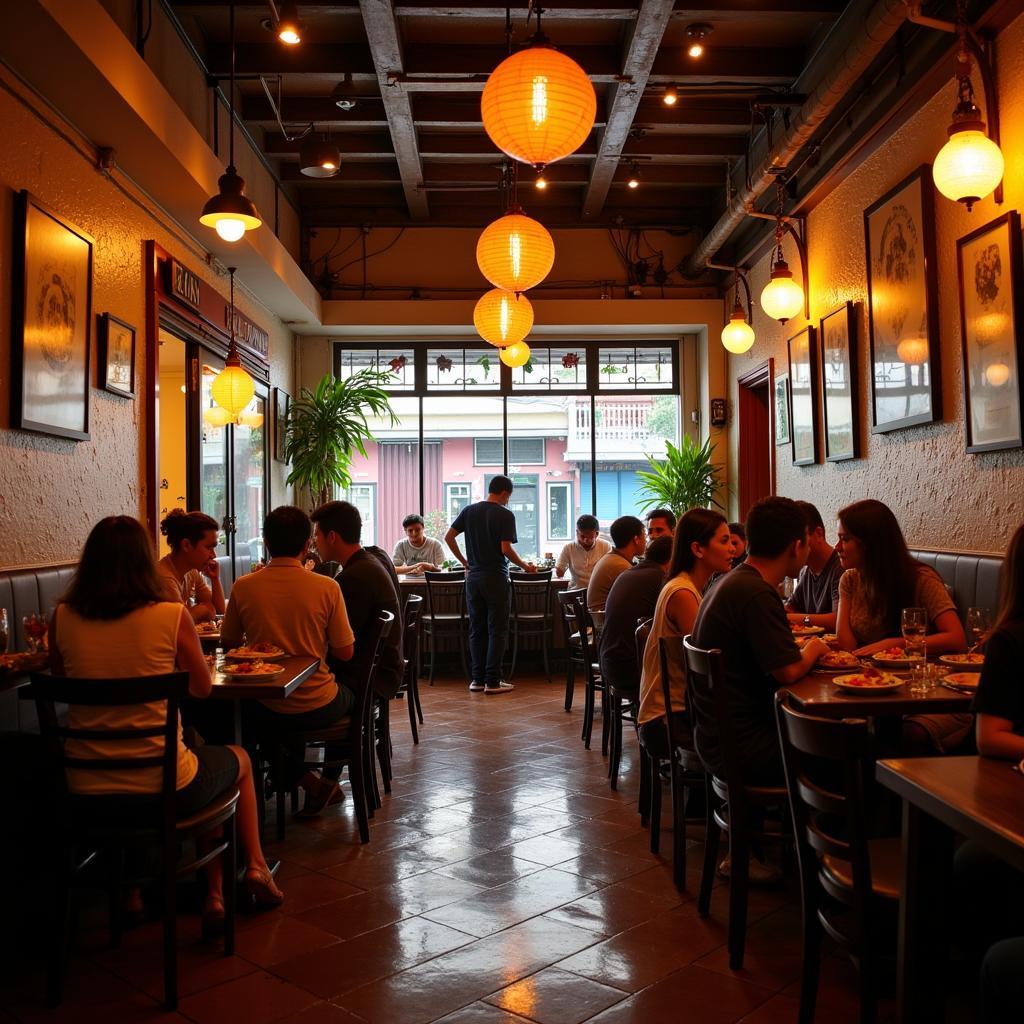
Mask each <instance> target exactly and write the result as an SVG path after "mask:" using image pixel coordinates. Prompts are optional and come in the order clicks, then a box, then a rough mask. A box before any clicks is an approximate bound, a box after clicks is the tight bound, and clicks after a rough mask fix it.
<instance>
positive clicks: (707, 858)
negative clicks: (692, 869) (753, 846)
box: [697, 775, 722, 917]
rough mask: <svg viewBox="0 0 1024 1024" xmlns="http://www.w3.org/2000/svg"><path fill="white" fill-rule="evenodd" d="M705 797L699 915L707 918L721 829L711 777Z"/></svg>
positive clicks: (698, 903) (706, 786)
mask: <svg viewBox="0 0 1024 1024" xmlns="http://www.w3.org/2000/svg"><path fill="white" fill-rule="evenodd" d="M704 797H705V800H706V801H707V811H706V817H705V822H704V824H705V828H704V863H703V865H702V866H701V870H700V891H699V892H698V894H697V913H698V915H699V916H700V917H707V916H708V914H710V913H711V889H712V887H713V886H714V884H715V871H716V870H717V869H718V841H719V838H720V837H721V834H722V833H721V829H719V827H718V822H716V821H715V811H714V808H715V792H714V790H713V789H712V788H711V776H710V775H709V776H708V777H707V779H706V780H705V782H704Z"/></svg>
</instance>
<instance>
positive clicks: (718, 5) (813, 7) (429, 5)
mask: <svg viewBox="0 0 1024 1024" xmlns="http://www.w3.org/2000/svg"><path fill="white" fill-rule="evenodd" d="M845 2H846V0H704V2H703V4H702V5H701V6H700V7H681V8H680V9H679V10H676V11H673V13H672V19H673V20H674V21H710V20H712V19H716V18H717V19H720V20H730V21H731V20H738V19H740V18H743V19H750V18H759V17H762V18H763V17H776V16H779V15H787V14H809V15H818V16H825V17H828V16H831V17H835V16H837V15H838V14H839V13H840V12H841V11H842V9H843V7H844V6H845ZM170 4H171V7H173V8H174V10H176V11H182V12H190V11H197V12H200V13H202V12H205V11H211V10H215V9H217V8H220V9H222V10H223V9H224V8H225V7H226V6H227V2H226V0H170ZM236 6H237V7H238V8H239V9H240V10H243V11H244V10H245V9H246V8H250V9H256V10H264V11H265V10H266V9H267V3H266V0H237V3H236ZM302 7H303V8H306V9H307V11H308V12H309V13H310V14H315V15H317V16H319V17H323V16H324V15H330V16H337V15H356V14H358V13H359V2H358V0H347V2H346V0H303V2H302ZM505 7H506V0H471V2H470V3H466V4H455V3H448V4H445V3H441V2H439V0H400V2H399V3H397V4H396V5H395V14H396V15H398V16H399V17H403V18H472V19H474V20H479V19H482V18H494V19H498V18H500V19H504V17H505ZM638 7H639V3H638V0H559V2H558V5H557V6H556V7H555V8H554V9H553V10H551V11H550V12H548V13H546V19H547V21H548V22H556V21H583V20H588V19H591V18H600V19H601V20H603V21H611V20H616V21H624V20H632V19H633V18H634V17H636V13H637V9H638ZM514 13H515V15H516V16H517V17H518V18H520V19H521V18H523V16H524V15H525V10H522V9H516V10H515V12H514Z"/></svg>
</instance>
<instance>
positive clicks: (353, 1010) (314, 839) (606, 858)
mask: <svg viewBox="0 0 1024 1024" xmlns="http://www.w3.org/2000/svg"><path fill="white" fill-rule="evenodd" d="M562 700H563V687H562V686H561V685H560V684H559V683H558V682H557V681H556V683H555V684H554V685H548V684H547V683H545V682H542V681H537V680H526V681H521V682H519V684H518V685H517V687H516V690H515V691H514V692H513V693H511V694H509V695H507V696H504V697H503V698H502V699H501V700H497V699H493V698H489V697H485V696H484V695H482V694H472V695H471V694H469V693H468V691H467V690H466V688H465V684H462V683H456V682H454V681H448V682H442V683H439V684H438V685H437V686H435V687H433V688H430V687H427V686H424V687H423V706H424V714H425V717H426V724H425V725H424V726H423V727H422V729H421V743H420V745H419V746H413V745H412V743H411V740H410V739H409V731H408V725H407V722H406V719H405V714H406V712H405V705H404V704H403V703H401V702H399V703H396V704H395V705H394V707H393V728H394V737H395V758H394V762H395V771H396V776H397V777H396V779H395V785H394V793H393V794H392V795H391V796H390V797H385V798H384V807H383V808H382V809H381V810H380V811H378V812H377V815H376V818H375V819H374V821H373V822H372V823H371V841H370V844H369V845H368V846H365V847H363V846H360V845H359V842H358V836H357V832H356V827H355V821H354V818H353V814H352V811H351V804H350V801H346V803H345V804H344V805H342V806H340V807H334V808H331V809H330V811H329V813H328V814H327V815H325V816H324V817H323V818H321V819H319V820H317V821H313V822H299V821H292V822H290V823H289V826H288V836H287V839H286V840H285V841H284V842H283V843H280V844H274V845H273V846H271V847H269V848H268V852H269V853H272V854H273V855H274V856H275V857H278V858H280V859H281V862H282V867H281V873H280V881H281V884H282V887H283V888H284V889H285V891H286V894H287V897H288V898H287V901H286V903H285V905H284V908H283V909H282V910H281V911H278V912H273V913H268V914H262V915H253V916H248V917H243V918H241V919H240V922H239V929H238V942H237V955H236V956H234V957H232V958H230V959H225V958H224V957H223V956H221V955H220V953H219V951H218V950H217V949H216V948H213V947H210V946H206V945H204V944H202V943H201V942H200V940H199V923H198V920H197V919H196V918H195V917H188V916H184V917H182V918H181V921H180V951H181V952H180V978H181V982H180V991H181V1001H180V1008H179V1011H178V1013H177V1014H166V1013H163V1012H162V1011H161V1010H160V1008H159V1005H158V1003H157V1000H158V999H159V997H160V992H161V974H160V955H159V950H160V939H159V930H158V925H152V926H145V927H143V928H140V929H136V930H135V931H132V932H129V933H128V934H127V935H126V937H125V939H124V942H123V944H122V947H121V948H120V949H118V950H108V949H106V948H103V943H104V937H103V935H102V934H98V935H95V936H94V935H91V934H86V935H85V936H83V937H82V939H81V940H80V946H82V947H84V949H80V950H79V952H78V953H77V955H76V957H75V961H74V967H73V970H72V975H71V977H70V979H69V983H68V986H67V997H66V999H65V1001H64V1003H63V1004H62V1006H61V1007H60V1008H59V1009H58V1010H57V1011H47V1010H45V1009H44V1008H43V1006H42V1003H41V990H42V988H41V979H40V977H39V976H38V973H31V972H26V973H25V975H24V977H23V979H22V980H21V981H20V982H19V983H18V984H16V985H11V986H8V987H7V989H6V991H5V990H0V1007H2V1009H0V1020H4V1019H7V1018H6V1017H5V1013H6V1014H9V1015H12V1016H13V1018H14V1019H17V1020H22V1021H36V1020H52V1019H60V1020H69V1021H90V1020H104V1021H114V1022H122V1021H136V1020H139V1021H143V1020H145V1021H163V1020H167V1021H172V1020H173V1021H182V1020H191V1021H195V1022H199V1024H206V1022H210V1024H228V1022H233V1021H244V1022H245V1024H264V1022H271V1021H301V1022H303V1024H320V1022H323V1024H346V1022H348V1024H351V1022H355V1021H370V1022H374V1024H378V1022H379V1024H427V1022H429V1021H443V1022H444V1024H512V1022H523V1021H534V1022H536V1024H580V1022H582V1021H595V1022H602V1024H612V1022H615V1024H625V1022H633V1021H637V1022H643V1024H652V1022H653V1024H658V1022H666V1024H668V1022H672V1024H690V1022H692V1024H698V1022H699V1024H727V1022H733V1021H747V1022H762V1024H764V1022H783V1021H785V1022H791V1021H795V1020H796V1013H797V1005H798V1003H797V996H798V994H799V986H798V979H799V975H800V927H799V906H798V901H797V899H796V897H795V895H794V893H793V892H792V891H757V890H755V891H754V892H752V894H751V904H750V932H749V940H748V949H747V962H746V967H745V969H744V970H743V971H739V972H733V971H730V970H729V969H728V965H727V957H726V953H725V949H724V942H725V926H724V922H725V919H726V910H727V905H728V903H727V901H728V892H727V889H726V888H724V887H719V888H718V889H716V892H715V898H714V900H713V908H712V915H711V917H710V918H708V919H706V920H701V919H700V918H699V917H698V916H697V913H696V908H695V904H694V902H693V892H694V891H695V889H696V884H697V879H698V876H699V868H700V856H701V849H700V846H699V844H698V843H694V845H693V846H692V848H691V850H690V856H689V858H688V862H689V863H688V867H689V871H688V879H689V890H690V891H689V892H688V893H684V894H680V893H678V892H677V891H676V890H675V888H674V887H673V885H672V881H671V876H670V866H669V863H668V858H667V855H669V852H670V849H671V842H670V832H669V831H668V822H667V821H666V822H665V827H666V832H665V835H664V837H663V840H662V850H663V856H661V857H654V856H652V855H651V854H650V852H649V851H648V834H647V833H646V832H645V831H644V830H642V829H641V828H640V821H639V817H638V816H637V814H636V787H637V782H638V768H637V763H636V757H635V741H634V740H633V739H632V737H630V736H628V735H627V737H626V744H625V746H626V748H627V754H626V759H625V763H624V765H623V778H622V780H621V782H620V785H619V789H618V791H617V792H612V791H611V790H610V789H609V786H608V781H607V778H606V775H605V766H606V761H605V760H604V759H603V758H602V756H601V752H600V743H599V742H595V744H594V749H593V750H590V751H586V750H584V749H583V745H582V744H581V743H580V741H579V729H580V723H581V709H580V708H579V707H576V708H574V710H573V712H572V713H571V714H566V713H565V711H564V710H563V708H562ZM598 724H599V723H598ZM667 803H668V802H667V801H666V806H667ZM666 813H667V811H666ZM270 831H271V832H272V831H273V830H272V829H271V830H270ZM827 961H828V962H827V963H826V965H825V970H824V973H823V981H822V991H821V996H820V1002H819V1006H820V1016H821V1019H823V1020H824V1019H827V1020H829V1021H830V1022H833V1024H844V1022H846V1021H854V1020H855V1019H856V1018H857V1000H856V995H855V992H856V988H855V984H856V977H855V974H854V972H853V969H852V968H851V967H850V965H849V964H848V962H847V961H846V960H845V959H841V958H840V957H838V956H830V957H828V958H827ZM891 1009H892V1008H891V1004H887V1006H886V1007H885V1011H886V1013H885V1014H883V1016H885V1017H886V1019H888V1016H886V1015H891Z"/></svg>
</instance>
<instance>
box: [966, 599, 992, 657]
mask: <svg viewBox="0 0 1024 1024" xmlns="http://www.w3.org/2000/svg"><path fill="white" fill-rule="evenodd" d="M991 628H992V613H991V612H990V611H989V610H988V609H987V608H968V609H967V632H968V633H969V634H970V635H971V637H973V643H972V644H971V650H972V651H973V650H974V648H975V647H978V646H980V645H981V643H982V641H983V640H984V639H985V634H986V633H988V631H989V630H990V629H991Z"/></svg>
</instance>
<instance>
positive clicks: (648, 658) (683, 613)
mask: <svg viewBox="0 0 1024 1024" xmlns="http://www.w3.org/2000/svg"><path fill="white" fill-rule="evenodd" d="M734 550H735V549H734V547H733V543H732V540H731V537H730V534H729V524H728V523H727V522H726V520H725V517H724V516H722V515H720V514H719V513H718V512H712V511H711V510H710V509H706V508H692V509H690V511H689V512H687V513H686V514H685V515H684V516H683V517H682V519H680V520H679V522H678V523H677V525H676V532H675V537H674V539H673V542H672V561H671V562H670V563H669V567H668V573H667V582H666V583H665V586H664V587H662V590H661V594H660V595H659V596H658V603H657V605H656V606H655V609H654V620H653V622H652V624H651V632H650V635H649V636H648V638H647V646H646V647H645V648H644V665H643V672H642V674H641V677H640V714H639V715H638V723H639V729H640V740H641V742H642V743H643V745H644V746H645V747H646V748H647V749H648V750H649V751H650V752H651V753H652V754H653V755H654V756H655V757H661V758H665V757H668V756H669V750H668V736H667V733H666V730H665V698H664V695H663V693H662V686H661V656H660V651H659V641H660V640H661V639H662V638H663V637H684V636H686V635H687V634H689V633H690V632H692V630H693V624H694V622H695V621H696V618H697V608H698V606H699V605H700V601H701V594H702V593H703V592H704V588H705V587H706V586H707V583H708V581H709V580H710V579H711V578H712V576H714V575H715V574H716V573H725V572H728V571H729V569H730V567H731V565H732V558H733V554H734ZM668 667H669V676H670V679H669V687H670V691H669V692H670V695H671V697H672V709H673V714H674V715H675V716H677V718H676V719H675V721H674V722H673V724H676V723H678V725H679V727H680V728H682V729H684V730H685V732H686V733H689V732H690V725H689V717H688V716H687V715H686V710H685V709H686V672H685V668H684V666H683V663H682V660H681V657H676V656H672V657H670V658H669V659H668Z"/></svg>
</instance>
